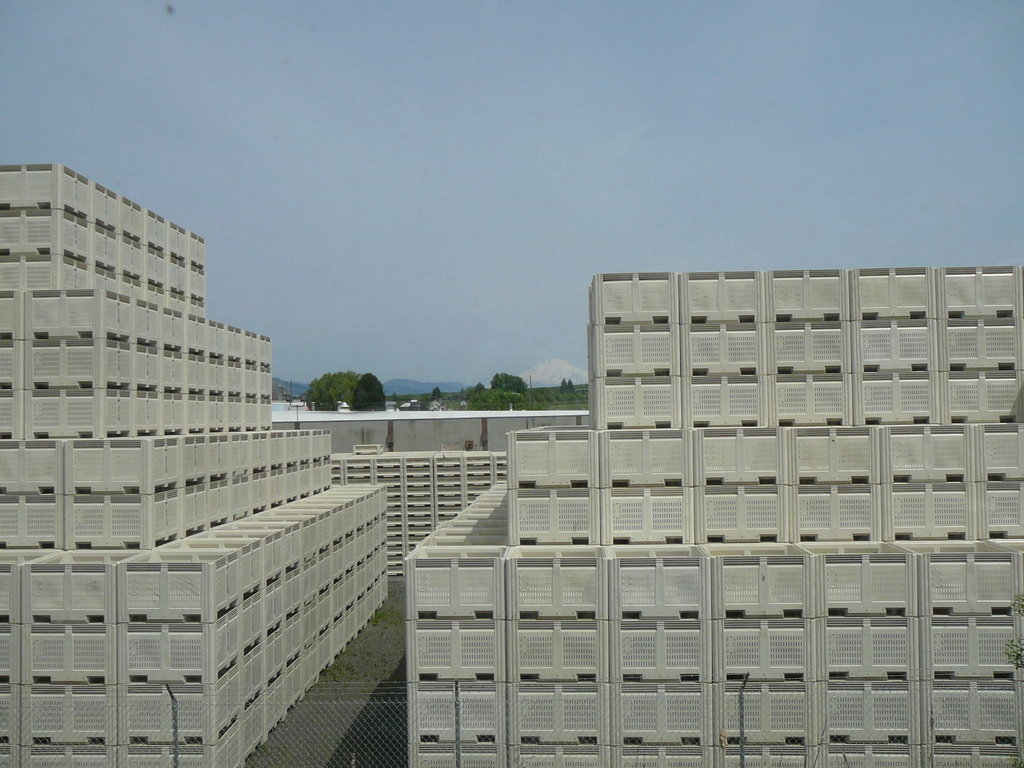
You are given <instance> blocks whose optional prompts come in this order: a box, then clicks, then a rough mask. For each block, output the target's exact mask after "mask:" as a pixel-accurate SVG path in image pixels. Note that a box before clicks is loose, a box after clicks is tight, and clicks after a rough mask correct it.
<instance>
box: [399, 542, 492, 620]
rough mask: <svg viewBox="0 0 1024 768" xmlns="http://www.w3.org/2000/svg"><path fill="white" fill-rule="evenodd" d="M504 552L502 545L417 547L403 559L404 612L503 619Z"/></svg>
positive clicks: (438, 616)
mask: <svg viewBox="0 0 1024 768" xmlns="http://www.w3.org/2000/svg"><path fill="white" fill-rule="evenodd" d="M504 553H505V547H473V548H465V549H453V548H446V547H427V548H424V549H421V550H418V551H417V552H416V553H415V554H413V555H412V556H411V557H410V558H409V560H407V561H406V583H407V584H408V585H409V588H408V589H407V591H406V601H407V602H406V610H407V615H408V616H409V617H410V618H440V619H472V618H493V619H504V618H505V578H504V575H505V574H504V562H503V560H502V558H503V556H504ZM424 614H429V615H424ZM485 614H489V616H488V615H485Z"/></svg>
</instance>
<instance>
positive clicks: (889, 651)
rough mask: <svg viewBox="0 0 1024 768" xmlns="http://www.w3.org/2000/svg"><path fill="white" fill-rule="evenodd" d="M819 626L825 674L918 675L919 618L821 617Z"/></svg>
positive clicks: (874, 677) (898, 677)
mask: <svg viewBox="0 0 1024 768" xmlns="http://www.w3.org/2000/svg"><path fill="white" fill-rule="evenodd" d="M818 629H819V631H820V632H821V642H822V651H821V661H822V668H821V674H822V676H823V677H824V678H826V679H832V678H843V679H847V678H848V679H851V680H887V679H888V680H916V679H918V674H919V670H920V669H921V666H920V665H921V662H920V659H919V650H920V649H919V644H920V639H919V636H918V631H919V630H918V625H917V619H908V618H897V617H892V618H888V617H886V618H882V617H872V618H853V617H849V618H841V617H832V618H827V619H823V620H822V621H820V622H819V627H818Z"/></svg>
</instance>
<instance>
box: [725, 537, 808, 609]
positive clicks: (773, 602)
mask: <svg viewBox="0 0 1024 768" xmlns="http://www.w3.org/2000/svg"><path fill="white" fill-rule="evenodd" d="M706 549H707V551H708V553H709V554H710V557H711V596H712V600H711V610H712V613H711V618H712V619H724V618H727V617H728V618H737V619H740V618H761V617H768V618H782V617H791V618H803V617H806V618H814V614H813V610H812V609H813V607H814V582H813V580H812V575H811V574H812V571H811V568H810V562H809V557H808V555H807V553H805V552H803V551H802V550H800V549H799V548H797V547H793V546H791V545H786V544H751V545H746V546H742V545H730V544H709V545H707V546H706Z"/></svg>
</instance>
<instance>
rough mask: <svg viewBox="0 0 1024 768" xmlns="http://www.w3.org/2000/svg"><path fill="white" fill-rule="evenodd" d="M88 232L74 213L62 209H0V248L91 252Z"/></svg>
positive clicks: (83, 255) (77, 253)
mask: <svg viewBox="0 0 1024 768" xmlns="http://www.w3.org/2000/svg"><path fill="white" fill-rule="evenodd" d="M91 235H92V233H91V232H90V231H89V226H88V225H87V224H86V222H85V221H83V220H82V219H81V218H79V217H78V216H77V215H75V214H72V213H68V212H65V211H46V210H44V211H38V210H37V211H32V210H28V211H25V210H22V211H0V248H4V249H5V250H7V251H9V252H11V253H36V252H37V251H38V250H40V249H44V248H49V249H50V250H51V251H52V252H53V253H65V252H70V253H73V254H75V255H76V256H79V257H83V258H84V257H87V256H90V255H91V253H92V250H91V245H92V236H91Z"/></svg>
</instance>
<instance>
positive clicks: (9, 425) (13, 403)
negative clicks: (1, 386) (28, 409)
mask: <svg viewBox="0 0 1024 768" xmlns="http://www.w3.org/2000/svg"><path fill="white" fill-rule="evenodd" d="M27 403H28V393H27V392H25V391H24V390H21V389H13V390H12V389H5V390H0V439H2V440H21V439H23V438H24V436H25V406H26V404H27Z"/></svg>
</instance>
